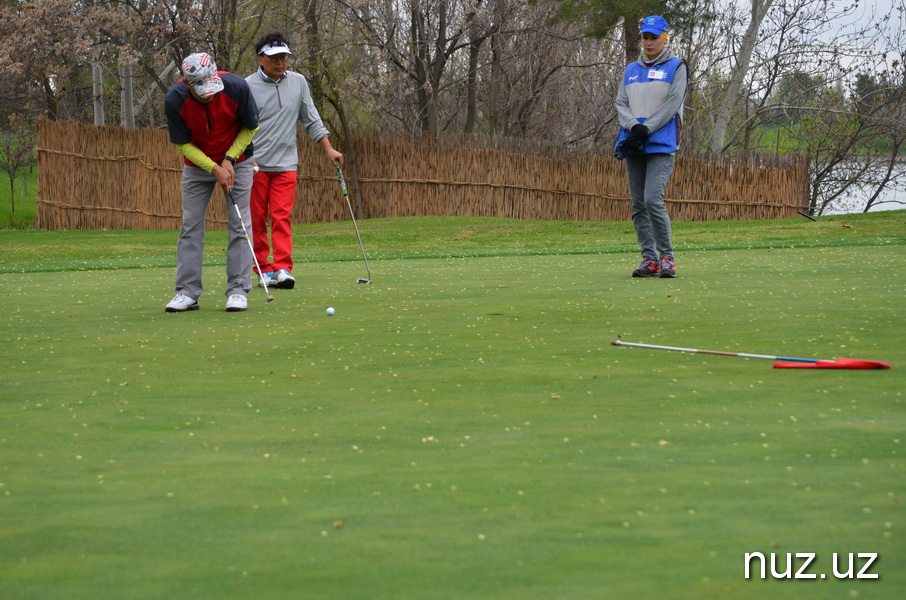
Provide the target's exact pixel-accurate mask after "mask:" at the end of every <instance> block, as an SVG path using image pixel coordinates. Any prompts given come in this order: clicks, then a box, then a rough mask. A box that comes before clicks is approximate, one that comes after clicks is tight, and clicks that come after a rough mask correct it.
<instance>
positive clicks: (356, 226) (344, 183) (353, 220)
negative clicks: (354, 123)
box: [336, 161, 371, 280]
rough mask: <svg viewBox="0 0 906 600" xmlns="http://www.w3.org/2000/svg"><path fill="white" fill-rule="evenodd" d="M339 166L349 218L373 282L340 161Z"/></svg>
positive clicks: (338, 170) (341, 186)
mask: <svg viewBox="0 0 906 600" xmlns="http://www.w3.org/2000/svg"><path fill="white" fill-rule="evenodd" d="M336 165H337V179H339V180H340V189H341V190H342V191H343V197H344V198H345V199H346V206H348V207H349V216H350V217H351V218H352V226H353V227H354V228H355V237H356V239H357V240H359V249H360V250H361V251H362V259H363V260H364V261H365V270H366V271H368V279H369V280H371V267H369V266H368V257H367V256H365V246H363V245H362V236H361V235H359V226H358V225H357V224H356V222H355V213H354V212H353V210H352V202H350V201H349V192H348V191H347V190H346V178H345V177H343V170H342V169H340V163H339V161H338V162H337V163H336Z"/></svg>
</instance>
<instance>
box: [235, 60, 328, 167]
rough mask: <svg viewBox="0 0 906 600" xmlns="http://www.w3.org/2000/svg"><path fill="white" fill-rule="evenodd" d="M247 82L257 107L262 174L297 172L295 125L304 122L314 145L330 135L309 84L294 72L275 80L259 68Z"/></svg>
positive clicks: (257, 149)
mask: <svg viewBox="0 0 906 600" xmlns="http://www.w3.org/2000/svg"><path fill="white" fill-rule="evenodd" d="M245 80H246V81H247V82H248V84H249V87H250V88H251V89H252V94H253V95H254V97H255V103H256V104H257V105H258V123H259V126H258V131H256V132H255V137H254V144H255V161H256V162H257V163H258V166H259V167H261V170H262V171H270V172H281V171H295V170H296V169H297V168H298V166H299V153H298V151H297V150H296V123H297V122H299V123H302V126H303V127H305V130H306V131H307V132H308V135H309V137H310V138H311V139H312V140H313V141H315V142H317V141H319V140H320V139H321V138H323V137H324V136H326V135H330V134H329V133H328V131H327V128H326V127H324V123H323V122H322V121H321V115H319V114H318V109H316V108H315V103H314V102H313V101H312V98H311V91H310V90H309V88H308V81H306V80H305V77H304V76H302V75H300V74H299V73H294V72H292V71H287V72H286V73H285V74H284V75H283V77H281V78H280V79H279V81H274V80H272V79H271V78H270V77H268V76H267V75H265V74H264V71H263V70H261V69H260V68H259V69H258V71H257V72H256V73H252V74H251V75H249V76H248V77H246V78H245Z"/></svg>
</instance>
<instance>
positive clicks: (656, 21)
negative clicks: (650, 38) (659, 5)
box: [639, 15, 670, 35]
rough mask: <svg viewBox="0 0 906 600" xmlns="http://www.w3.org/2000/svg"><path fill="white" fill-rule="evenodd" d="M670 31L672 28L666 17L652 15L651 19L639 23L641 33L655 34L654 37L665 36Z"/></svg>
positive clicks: (646, 18) (647, 18)
mask: <svg viewBox="0 0 906 600" xmlns="http://www.w3.org/2000/svg"><path fill="white" fill-rule="evenodd" d="M668 29H670V26H669V25H667V20H666V19H664V17H661V16H658V15H651V16H650V17H645V18H644V19H642V22H641V23H639V33H653V34H654V35H663V34H664V33H666V32H667V30H668Z"/></svg>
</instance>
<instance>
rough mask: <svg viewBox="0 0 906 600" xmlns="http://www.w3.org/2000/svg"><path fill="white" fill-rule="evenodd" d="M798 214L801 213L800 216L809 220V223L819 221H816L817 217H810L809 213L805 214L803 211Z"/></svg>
mask: <svg viewBox="0 0 906 600" xmlns="http://www.w3.org/2000/svg"><path fill="white" fill-rule="evenodd" d="M796 212H797V213H799V214H800V215H802V216H803V217H805V218H806V219H808V220H809V221H817V220H818V219H816V218H815V217H813V216H812V215H810V214H808V213H804V212H802V211H801V210H797V211H796Z"/></svg>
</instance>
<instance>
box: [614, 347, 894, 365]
mask: <svg viewBox="0 0 906 600" xmlns="http://www.w3.org/2000/svg"><path fill="white" fill-rule="evenodd" d="M611 344H613V345H614V346H631V347H633V348H649V349H654V350H672V351H674V352H691V353H693V354H717V355H719V356H739V357H741V358H766V359H768V360H777V361H785V362H776V363H774V368H775V369H889V368H890V363H886V362H883V361H880V360H863V359H860V358H837V359H834V360H823V359H817V358H791V357H789V356H767V355H764V354H745V353H743V352H721V351H718V350H700V349H698V348H678V347H676V346H656V345H654V344H634V343H632V342H623V341H620V340H614V341H612V342H611Z"/></svg>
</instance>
